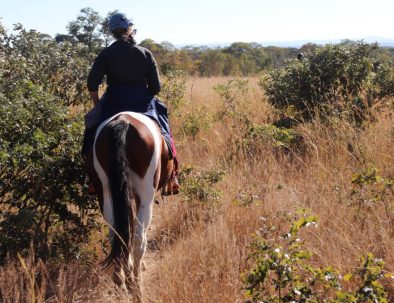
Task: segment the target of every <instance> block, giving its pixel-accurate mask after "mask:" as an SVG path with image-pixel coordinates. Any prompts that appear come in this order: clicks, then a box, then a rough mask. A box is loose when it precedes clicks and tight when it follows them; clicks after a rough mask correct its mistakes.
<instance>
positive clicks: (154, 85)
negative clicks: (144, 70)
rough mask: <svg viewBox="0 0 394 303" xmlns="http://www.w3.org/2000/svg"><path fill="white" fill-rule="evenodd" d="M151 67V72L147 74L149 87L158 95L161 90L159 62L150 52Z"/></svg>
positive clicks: (148, 57)
mask: <svg viewBox="0 0 394 303" xmlns="http://www.w3.org/2000/svg"><path fill="white" fill-rule="evenodd" d="M147 59H148V63H149V65H150V67H149V73H148V76H147V83H148V89H149V91H150V92H151V93H152V94H153V95H156V94H158V93H159V92H160V90H161V83H160V76H159V69H158V67H157V63H156V60H155V58H154V57H153V55H152V53H150V52H148V54H147Z"/></svg>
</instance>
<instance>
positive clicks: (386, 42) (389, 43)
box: [176, 37, 394, 48]
mask: <svg viewBox="0 0 394 303" xmlns="http://www.w3.org/2000/svg"><path fill="white" fill-rule="evenodd" d="M344 40H347V39H331V40H330V39H326V40H293V41H259V42H257V43H259V44H261V45H262V46H278V47H295V48H300V47H301V46H303V45H304V44H307V43H316V44H319V45H324V44H329V43H331V44H337V43H340V42H342V41H344ZM351 40H354V41H361V40H363V41H364V42H367V43H375V42H377V43H378V44H379V46H382V47H394V39H387V38H382V37H365V38H360V39H351ZM231 44H232V42H221V43H220V42H218V43H207V44H193V45H195V46H203V45H204V46H207V47H210V48H216V47H227V46H229V45H231ZM186 45H189V46H190V44H180V45H176V47H179V48H181V47H184V46H186Z"/></svg>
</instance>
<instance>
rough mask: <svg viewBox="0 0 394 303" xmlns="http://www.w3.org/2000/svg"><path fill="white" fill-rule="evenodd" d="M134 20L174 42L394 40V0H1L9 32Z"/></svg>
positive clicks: (143, 31) (141, 29)
mask: <svg viewBox="0 0 394 303" xmlns="http://www.w3.org/2000/svg"><path fill="white" fill-rule="evenodd" d="M84 7H91V8H92V9H94V10H95V11H97V12H99V14H100V15H101V16H103V17H104V16H106V15H107V13H108V12H109V11H113V10H115V9H118V10H119V11H121V12H124V13H126V14H127V15H129V16H130V17H132V18H133V20H134V22H135V24H136V28H137V29H138V34H137V40H138V41H141V40H143V39H145V38H151V39H153V40H155V41H156V42H162V41H169V42H171V43H173V44H209V43H223V42H235V41H245V42H262V41H294V40H308V41H313V40H330V39H344V38H348V39H354V40H356V39H360V38H365V37H371V36H374V37H383V38H391V39H393V38H394V26H393V21H392V20H393V19H394V1H393V0H358V1H357V0H275V1H274V0H272V1H267V0H216V1H215V0H197V1H196V0H140V1H125V0H107V1H103V0H95V1H94V0H63V1H57V0H35V1H32V0H30V1H29V0H23V1H22V0H0V17H1V19H0V22H1V23H2V24H3V25H4V26H5V27H6V28H7V29H9V30H11V29H12V24H14V23H17V22H19V23H22V25H23V26H24V27H25V28H27V29H36V30H38V31H40V32H43V33H47V34H50V35H53V36H54V35H55V34H56V33H66V32H67V29H66V26H67V24H68V23H69V22H70V21H72V20H75V19H76V17H77V16H78V13H79V11H80V9H81V8H84Z"/></svg>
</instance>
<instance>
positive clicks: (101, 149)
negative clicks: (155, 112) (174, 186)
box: [90, 112, 172, 265]
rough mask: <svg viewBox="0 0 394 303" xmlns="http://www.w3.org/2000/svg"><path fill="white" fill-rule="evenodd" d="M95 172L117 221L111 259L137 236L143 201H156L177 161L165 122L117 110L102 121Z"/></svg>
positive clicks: (111, 219) (108, 214)
mask: <svg viewBox="0 0 394 303" xmlns="http://www.w3.org/2000/svg"><path fill="white" fill-rule="evenodd" d="M92 158H93V159H92V161H91V164H92V165H91V169H90V175H91V177H92V179H93V182H94V184H95V187H96V189H97V192H98V196H99V201H100V206H101V210H102V212H103V215H104V218H105V220H106V221H107V223H108V224H109V225H110V226H111V228H110V229H111V230H112V236H111V235H110V238H111V242H112V243H111V244H112V250H111V253H110V255H109V256H108V258H107V259H106V260H105V264H106V265H110V263H112V261H113V260H115V259H117V258H119V257H120V255H121V254H122V253H124V254H127V252H126V250H127V248H128V247H129V244H130V242H131V240H132V235H133V221H134V218H135V214H136V209H135V205H134V203H132V198H134V199H135V201H136V204H137V208H138V207H139V205H140V204H141V203H148V202H149V203H151V202H152V201H151V200H152V199H153V196H154V193H155V192H156V191H157V190H158V189H159V186H162V185H163V184H164V183H165V182H166V180H167V179H168V178H169V176H170V173H171V169H172V161H171V160H170V159H169V155H168V148H167V145H166V143H165V142H164V139H163V137H162V135H161V132H160V129H159V127H158V126H157V125H156V123H155V122H154V121H153V120H151V119H150V118H148V117H146V116H144V115H142V114H139V113H133V112H122V113H120V114H117V115H115V116H113V117H111V118H109V119H107V120H106V121H104V122H103V123H101V124H100V126H99V127H98V130H97V133H96V138H95V143H94V146H93V157H92Z"/></svg>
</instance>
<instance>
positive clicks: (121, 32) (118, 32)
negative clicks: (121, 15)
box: [112, 28, 128, 40]
mask: <svg viewBox="0 0 394 303" xmlns="http://www.w3.org/2000/svg"><path fill="white" fill-rule="evenodd" d="M127 31H128V29H126V28H116V29H114V30H113V31H112V35H114V37H115V39H116V40H119V39H123V38H127Z"/></svg>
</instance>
